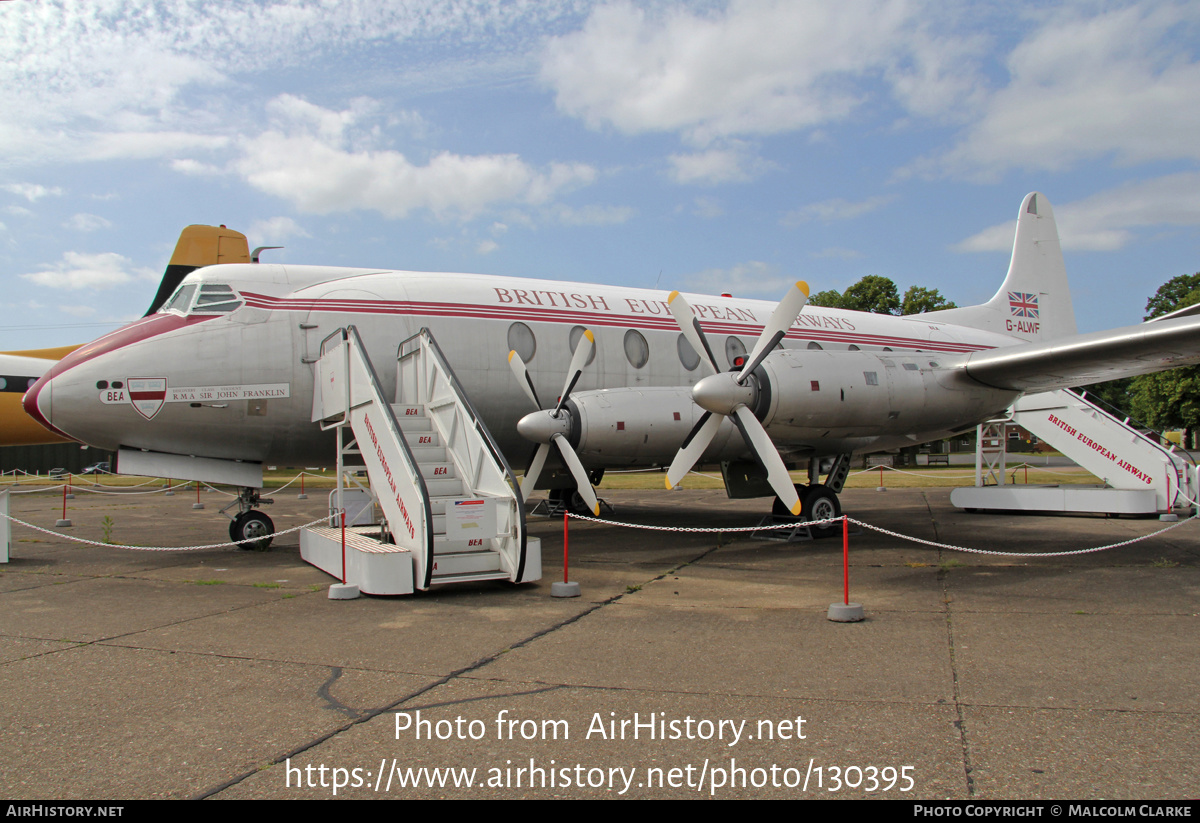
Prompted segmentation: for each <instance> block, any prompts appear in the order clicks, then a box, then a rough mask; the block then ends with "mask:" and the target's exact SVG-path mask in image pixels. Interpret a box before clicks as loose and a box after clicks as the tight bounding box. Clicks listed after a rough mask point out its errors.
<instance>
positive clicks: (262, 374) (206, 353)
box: [24, 193, 1200, 540]
mask: <svg viewBox="0 0 1200 823" xmlns="http://www.w3.org/2000/svg"><path fill="white" fill-rule="evenodd" d="M806 299H807V287H806V286H805V285H804V284H803V283H797V284H796V286H795V287H793V288H792V289H790V290H789V292H788V294H787V295H786V296H785V298H784V300H783V301H782V302H781V303H779V304H773V303H769V302H764V301H758V300H744V299H739V298H736V297H703V296H696V295H688V296H686V297H684V296H682V295H679V294H678V293H672V294H670V295H668V294H666V293H664V292H659V291H650V290H643V289H633V288H625V287H618V286H602V285H584V284H579V283H573V282H555V281H540V280H523V279H516V278H511V277H488V276H483V275H477V274H446V273H420V272H408V271H382V270H377V269H345V268H327V267H315V266H292V265H266V264H248V265H223V266H217V267H208V268H201V269H198V270H196V271H194V272H192V273H190V274H188V275H187V276H186V277H185V278H184V279H183V281H182V283H181V284H180V285H179V287H178V288H177V289H176V290H175V292H174V293H173V295H172V296H171V297H170V299H169V300H167V301H166V302H164V303H163V304H162V306H161V307H159V308H158V310H157V311H156V312H155V313H154V314H152V315H150V316H147V317H145V318H143V319H141V320H139V321H137V322H135V323H131V324H130V325H128V326H126V327H124V328H122V329H120V330H118V331H115V332H113V333H111V334H108V335H106V336H104V337H102V338H100V339H99V340H97V341H95V342H94V343H91V344H90V345H87V346H84V347H82V348H80V349H79V350H78V351H76V352H74V353H72V354H70V355H69V356H67V357H66V358H64V359H63V360H62V361H61V362H60V363H58V364H57V365H55V366H54V367H53V368H52V369H51V370H50V371H49V372H48V373H47V374H46V375H45V376H44V377H42V379H41V380H39V381H38V383H37V384H36V385H34V386H33V388H32V389H31V390H30V391H29V392H28V393H27V394H26V395H25V400H24V405H25V409H26V410H27V411H28V412H29V414H31V415H33V416H34V417H35V418H37V419H38V420H39V421H41V422H42V423H43V424H44V425H46V426H48V427H50V428H51V429H53V430H54V431H56V432H59V433H61V434H63V435H64V436H68V437H71V438H73V439H77V440H81V441H83V442H85V443H89V444H91V445H93V446H98V447H101V448H106V449H112V450H117V451H118V455H119V456H118V462H117V470H118V471H120V472H126V473H154V474H158V475H162V476H170V477H175V478H184V479H197V480H203V481H210V482H225V483H232V484H234V485H237V486H240V487H242V494H241V498H240V500H241V504H240V507H239V508H240V510H241V513H240V514H239V515H238V517H237V518H235V519H234V522H233V524H232V526H231V530H230V533H231V535H232V536H233V537H234V539H235V540H243V539H249V538H250V537H251V536H253V535H254V534H255V533H261V532H262V530H263V529H268V530H269V527H270V521H269V520H268V519H267V518H266V517H265V516H264V515H262V514H261V512H258V511H257V510H255V507H256V505H257V503H258V495H257V490H258V488H259V487H261V485H262V471H261V469H262V465H263V464H266V463H271V464H283V465H296V466H299V465H312V464H313V463H319V462H329V460H330V458H331V457H332V456H333V450H334V445H333V439H332V437H331V435H330V434H329V433H326V434H322V433H321V432H320V431H319V426H318V425H317V424H316V423H315V422H313V416H314V414H313V409H314V392H313V389H314V386H313V383H314V366H313V364H314V362H315V361H316V359H317V358H318V355H319V350H320V346H321V341H322V339H324V338H326V337H327V336H328V335H330V334H331V333H332V332H334V331H336V330H338V329H339V328H343V327H348V326H351V325H352V326H354V327H356V328H357V333H358V336H359V338H360V339H361V341H362V344H363V346H364V348H365V349H366V350H367V351H368V352H369V354H370V357H371V360H372V361H374V362H376V363H384V362H386V361H387V360H388V359H389V358H394V357H396V354H397V347H398V345H399V344H400V342H401V341H403V340H405V339H406V338H408V337H410V336H411V335H413V334H415V333H417V332H418V331H419V330H420V329H422V328H427V329H428V330H429V331H430V332H431V333H432V335H433V337H434V338H435V339H436V340H437V342H438V344H439V345H440V347H441V350H442V351H443V352H444V354H445V357H446V359H447V360H448V362H449V363H450V365H451V366H452V367H453V370H454V372H455V373H456V374H457V379H458V382H459V383H460V384H461V386H462V387H463V389H464V390H465V392H466V394H467V396H468V397H469V398H470V399H471V403H472V404H473V405H474V406H475V408H476V409H478V410H479V412H480V414H481V416H482V418H483V420H484V421H485V423H486V425H487V427H488V428H489V429H490V431H491V432H492V435H493V437H494V439H495V441H496V442H497V443H498V445H499V447H500V449H501V451H502V452H503V453H504V454H505V455H506V456H507V458H508V460H509V462H510V463H511V464H513V465H518V466H520V465H525V464H526V461H527V460H528V459H529V458H528V455H529V451H530V449H531V441H532V443H535V444H537V446H536V450H535V451H534V456H533V459H532V462H531V463H530V464H529V469H528V471H527V472H526V478H525V481H524V483H523V486H524V491H525V492H526V493H528V492H529V491H530V490H531V489H532V488H533V487H534V486H535V485H536V486H537V487H551V488H553V487H554V486H558V487H560V489H562V487H564V486H565V487H566V489H565V490H563V491H560V492H559V493H560V494H563V495H565V497H566V499H567V500H577V501H578V505H580V506H581V507H582V508H584V509H587V510H591V511H595V510H596V509H595V506H596V499H595V495H594V492H593V490H592V487H591V484H592V483H593V482H595V481H596V478H597V477H598V476H599V475H600V474H601V473H602V472H603V470H604V469H607V468H618V467H620V468H626V467H632V466H668V465H669V466H670V468H669V471H668V472H667V475H666V483H667V485H668V486H670V485H672V484H673V483H675V482H677V481H678V480H679V478H680V477H682V476H683V475H684V474H686V473H687V471H688V470H689V469H690V468H691V467H692V466H693V465H695V464H697V463H718V462H721V463H722V464H723V466H724V467H725V469H726V471H725V476H726V485H727V488H728V490H729V492H730V493H731V494H732V495H734V496H745V497H750V496H769V495H772V494H773V495H774V496H775V497H776V498H777V503H776V506H777V508H778V509H780V510H782V511H783V512H784V513H790V514H792V515H800V516H807V517H810V518H812V519H820V518H823V517H826V516H830V515H836V514H837V513H839V511H840V505H839V502H838V498H837V493H838V492H839V491H840V489H841V482H842V480H844V477H845V473H846V469H847V468H848V462H849V457H850V455H852V454H855V453H863V452H873V451H881V450H888V449H896V448H899V447H903V446H908V445H913V444H917V443H921V442H925V441H930V440H936V439H939V438H943V437H947V436H949V435H951V434H953V433H955V432H960V431H963V430H966V429H969V428H972V427H974V426H975V425H976V424H978V423H980V422H981V421H984V420H987V419H989V418H991V417H993V416H995V415H997V414H998V413H1000V412H1002V411H1003V410H1004V409H1005V408H1006V407H1008V406H1009V404H1011V403H1012V402H1013V400H1014V399H1015V398H1017V397H1018V396H1019V395H1020V394H1021V393H1023V392H1026V391H1044V390H1049V389H1054V388H1063V387H1068V386H1078V385H1082V384H1087V383H1092V382H1098V381H1101V380H1107V379H1111V378H1115V377H1122V376H1128V375H1134V374H1142V373H1147V372H1151V371H1157V370H1161V369H1166V368H1170V367H1173V366H1177V365H1184V364H1191V363H1197V362H1200V318H1197V317H1181V318H1177V319H1168V320H1164V321H1161V322H1152V323H1146V324H1143V325H1139V326H1134V327H1129V328H1124V329H1117V330H1114V331H1109V332H1101V333H1094V334H1084V335H1079V334H1077V333H1076V326H1075V317H1074V310H1073V308H1072V305H1071V295H1070V290H1069V287H1068V284H1067V277H1066V271H1065V269H1064V266H1063V261H1062V253H1061V250H1060V246H1059V242H1058V232H1057V228H1056V227H1055V222H1054V216H1053V213H1052V211H1051V208H1050V204H1049V203H1048V202H1047V201H1046V199H1045V198H1044V197H1043V196H1042V195H1040V194H1037V193H1034V194H1030V195H1028V196H1027V197H1026V198H1025V199H1024V201H1023V202H1022V204H1021V208H1020V211H1019V214H1018V222H1017V232H1016V240H1015V243H1014V246H1013V254H1012V260H1011V263H1010V266H1009V270H1008V274H1007V277H1006V279H1005V280H1004V282H1003V284H1002V285H1001V286H1000V289H999V291H998V292H996V295H995V296H994V297H993V298H992V299H991V300H989V301H988V302H987V303H984V304H982V305H979V306H973V307H967V308H960V309H950V310H946V311H938V312H931V313H928V314H922V315H915V316H909V317H892V316H886V315H877V314H865V313H860V312H852V311H841V310H837V309H826V308H819V307H813V306H808V307H805V301H806ZM506 359H507V361H508V362H506ZM389 371H390V370H388V369H384V368H381V369H379V374H380V382H381V383H382V384H383V388H384V389H385V390H391V389H392V388H394V382H395V379H396V378H395V375H394V373H392V374H389ZM560 387H565V388H560ZM555 392H560V395H556V394H555ZM541 398H557V399H556V400H555V401H553V404H552V403H543V402H542V401H541ZM551 405H553V408H548V407H550V406H551ZM539 409H542V410H540V411H539ZM552 454H554V455H555V456H554V459H555V460H556V461H557V460H561V461H562V463H563V468H565V471H555V472H553V473H546V472H543V468H544V466H545V464H546V463H547V460H548V459H549V458H550V456H551V455H552ZM747 466H748V467H749V468H748V469H747V468H746V467H747ZM788 466H796V467H800V468H807V469H808V474H809V481H810V482H809V483H808V484H807V485H803V486H796V485H793V483H792V481H791V479H790V477H789V476H788V474H787V467H788ZM739 467H740V468H739ZM823 475H824V477H825V479H824V482H822V476H823Z"/></svg>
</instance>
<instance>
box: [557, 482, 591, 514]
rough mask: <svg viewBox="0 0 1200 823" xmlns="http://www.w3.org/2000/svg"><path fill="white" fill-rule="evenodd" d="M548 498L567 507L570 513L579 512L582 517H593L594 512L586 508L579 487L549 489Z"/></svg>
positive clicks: (586, 505)
mask: <svg viewBox="0 0 1200 823" xmlns="http://www.w3.org/2000/svg"><path fill="white" fill-rule="evenodd" d="M550 500H551V501H552V502H555V503H559V504H561V505H563V506H566V507H567V511H569V512H570V513H571V514H581V515H583V516H584V517H595V516H596V513H595V512H593V511H592V510H591V509H589V508H588V504H587V503H585V502H584V501H583V497H581V496H580V494H579V489H577V488H575V487H574V486H572V487H571V488H569V489H551V490H550Z"/></svg>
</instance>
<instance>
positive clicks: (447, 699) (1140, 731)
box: [0, 489, 1200, 799]
mask: <svg viewBox="0 0 1200 823" xmlns="http://www.w3.org/2000/svg"><path fill="white" fill-rule="evenodd" d="M949 492H950V490H949V489H925V490H922V489H909V490H901V489H892V490H889V491H887V492H884V493H879V492H875V491H872V490H849V491H847V492H846V493H845V494H844V495H843V496H842V500H843V503H844V507H845V509H846V510H847V512H848V513H849V514H850V515H851V516H853V517H856V518H858V519H861V520H863V521H866V522H868V523H870V524H872V525H876V526H880V527H883V528H887V529H890V530H893V531H897V532H901V533H904V534H908V535H913V536H916V537H920V538H923V539H926V540H933V541H940V542H944V543H950V544H956V545H965V546H972V547H978V548H988V549H997V550H1002V551H1015V552H1026V553H1028V552H1039V551H1064V550H1072V549H1082V548H1088V547H1092V546H1097V545H1102V544H1107V543H1113V542H1119V541H1124V540H1128V539H1132V538H1135V537H1139V536H1142V535H1146V534H1149V533H1151V532H1154V531H1156V530H1158V529H1160V528H1162V527H1163V526H1164V525H1166V524H1162V523H1159V522H1158V521H1157V520H1154V519H1149V520H1137V519H1111V518H1103V517H1082V516H1057V517H1037V516H1028V515H1005V514H974V515H969V514H965V513H963V512H960V511H958V510H956V509H954V508H953V507H952V506H951V505H950V502H949ZM601 494H602V496H603V497H605V498H606V499H608V500H609V501H611V502H612V503H613V505H614V506H615V507H616V514H615V518H616V519H620V520H623V521H627V522H636V523H647V524H657V525H671V526H687V527H695V526H701V527H714V528H730V527H734V526H747V525H753V524H754V523H756V522H757V520H758V518H759V515H760V513H761V512H762V511H764V510H765V509H766V502H765V501H753V500H752V501H736V500H728V499H726V498H725V496H724V494H723V493H722V492H719V491H683V492H667V491H656V492H635V491H603V490H602V491H601ZM278 497H279V500H278V502H277V503H276V504H275V505H273V506H270V507H269V508H268V509H267V512H268V513H269V514H270V515H271V516H272V517H273V518H274V520H275V523H276V525H277V527H278V528H280V529H283V528H290V527H292V526H297V525H300V524H302V523H307V522H309V521H311V520H313V519H315V518H317V517H319V516H320V515H321V513H322V509H323V507H324V499H323V497H324V495H323V494H320V495H319V494H317V493H314V494H312V496H311V499H309V500H307V501H298V500H296V499H295V495H294V493H293V492H292V490H288V491H285V492H282V493H281V494H280V495H279V496H278ZM194 499H195V498H194V496H191V495H188V494H184V493H180V494H178V495H176V496H174V497H171V498H164V497H162V496H160V495H137V496H133V495H122V496H119V497H116V496H112V497H110V496H104V497H101V496H94V495H88V494H84V493H82V492H81V493H80V494H79V495H78V498H77V499H76V500H74V501H71V502H70V511H69V516H70V517H71V519H72V520H73V521H74V524H75V525H74V526H73V527H72V528H70V529H64V530H63V531H64V532H66V533H69V534H71V535H73V536H77V537H86V538H89V539H93V540H98V541H100V540H102V539H103V528H102V525H101V520H102V518H103V517H105V516H106V515H107V516H108V517H110V518H111V520H112V526H111V540H112V541H113V542H124V543H133V544H139V545H172V546H181V545H196V544H205V543H213V542H217V541H219V540H222V539H224V538H225V536H226V528H225V523H224V519H223V518H220V517H219V515H217V513H216V511H215V510H216V509H217V508H219V507H220V505H224V502H225V501H224V499H223V498H218V495H216V494H213V493H208V494H206V495H205V503H206V506H207V509H206V510H205V511H193V510H192V509H191V504H192V502H194ZM218 500H220V502H218ZM12 514H13V516H15V517H19V518H22V519H25V520H28V521H30V522H33V523H35V524H38V525H41V526H44V527H47V528H53V525H54V521H55V520H56V519H57V518H58V517H59V516H60V514H61V499H60V498H56V497H54V496H53V495H49V494H35V495H21V496H15V497H14V498H13V501H12ZM530 531H531V533H533V534H536V535H539V536H541V538H542V546H543V565H544V571H545V577H544V579H543V580H542V581H540V582H539V583H535V584H530V585H524V586H518V587H514V586H510V585H506V584H494V583H489V584H458V585H454V586H450V587H445V588H440V589H437V590H434V591H432V592H427V593H421V594H417V595H415V596H411V597H402V598H371V597H364V598H361V599H359V600H354V601H331V600H329V599H327V597H326V588H327V587H328V585H329V583H331V582H333V581H332V580H331V578H329V577H328V576H326V575H325V574H324V573H322V572H320V571H318V570H317V569H315V568H312V567H310V566H308V565H306V564H305V563H303V562H302V561H301V560H300V557H299V548H298V546H299V540H298V537H297V536H296V534H294V533H293V534H291V535H287V536H285V537H283V538H280V539H279V540H278V541H277V543H276V545H275V546H274V547H273V548H272V549H271V551H269V552H265V553H260V552H245V551H238V550H234V549H229V548H222V549H205V550H199V551H191V552H152V551H131V550H125V549H116V548H111V547H107V546H90V545H82V544H77V543H72V542H69V541H67V540H65V539H63V538H60V537H54V536H50V535H46V534H43V533H39V532H33V531H30V530H28V529H25V528H23V527H20V526H17V527H14V531H13V544H12V560H11V562H10V563H9V564H8V565H7V566H0V695H3V697H2V698H0V795H2V796H4V797H6V798H9V799H21V798H29V799H54V798H64V799H66V798H76V799H83V798H96V799H130V798H155V797H173V798H195V797H212V798H328V797H333V796H334V794H335V790H334V783H335V782H336V783H338V784H340V785H338V786H337V788H336V796H337V797H358V798H367V797H393V798H400V797H463V798H484V797H496V798H521V797H528V798H551V797H709V796H715V797H721V798H733V797H739V798H760V797H762V798H766V797H791V798H799V797H806V798H818V797H828V798H843V797H881V798H887V797H898V798H907V799H912V798H959V799H1021V798H1044V799H1052V798H1053V799H1110V798H1122V799H1125V798H1128V799H1133V798H1155V799H1171V798H1182V797H1195V796H1196V793H1197V789H1198V788H1200V761H1198V759H1197V757H1196V755H1195V751H1196V738H1197V730H1198V728H1200V727H1198V718H1200V695H1198V693H1197V691H1196V688H1195V684H1196V683H1197V682H1198V681H1200V655H1197V650H1198V645H1200V644H1198V641H1197V635H1196V631H1197V627H1198V626H1200V623H1198V622H1197V621H1198V612H1200V607H1198V605H1197V595H1198V594H1200V525H1198V524H1196V523H1193V522H1188V523H1185V524H1184V525H1182V526H1180V527H1178V528H1176V529H1174V530H1172V531H1169V532H1167V533H1165V534H1162V535H1159V536H1157V537H1153V538H1151V539H1150V540H1147V541H1144V542H1140V543H1135V544H1133V545H1130V546H1125V547H1121V548H1117V549H1112V550H1109V551H1104V552H1097V553H1091V554H1083V555H1075V556H1071V557H1058V558H1033V557H1012V556H1003V555H999V556H994V555H977V554H963V553H958V552H953V551H950V550H947V549H939V548H936V547H931V546H927V545H921V544H916V543H911V542H906V541H903V540H900V539H898V538H894V537H890V536H887V535H883V534H879V533H876V532H872V531H870V530H864V531H862V532H861V533H860V534H855V535H854V536H852V537H851V540H850V552H851V570H850V577H851V599H852V600H854V601H857V602H861V603H863V605H864V607H865V610H866V616H867V619H866V620H865V621H864V622H862V623H857V624H837V623H831V622H829V621H828V620H827V619H826V610H827V608H828V606H829V604H830V603H832V602H835V601H838V600H840V599H841V596H842V572H841V569H842V547H841V541H840V540H837V539H833V540H822V541H818V542H815V543H812V542H809V543H792V544H784V543H779V542H775V541H766V540H760V539H754V538H751V537H748V536H746V535H744V534H732V533H725V534H718V533H687V532H652V531H634V530H630V529H625V528H618V527H615V526H608V525H597V524H588V523H580V522H572V524H571V528H570V548H571V559H570V571H571V578H572V579H573V580H576V581H578V582H579V583H580V584H581V585H582V590H583V596H582V597H580V598H576V599H569V600H562V599H553V598H551V597H550V596H549V595H550V584H551V582H552V581H553V580H555V579H561V575H562V555H561V552H562V532H563V526H562V521H561V520H557V519H556V520H531V521H530ZM418 712H419V715H418ZM398 713H399V714H398ZM622 724H623V725H622ZM635 735H636V739H635ZM410 769H411V771H410ZM447 769H454V770H455V771H454V772H447V771H446V770H447ZM356 770H357V771H356ZM422 770H423V771H422ZM433 770H439V771H433ZM472 770H473V771H472ZM467 779H471V781H472V786H471V787H470V788H467V787H465V786H463V785H461V783H463V782H464V781H465V780H467ZM531 779H532V781H533V785H532V786H531V785H530V781H531ZM456 780H457V781H458V782H459V784H460V785H456V784H455V781H456ZM410 781H412V782H417V783H419V784H420V785H417V786H413V785H409V786H403V787H402V786H401V785H400V784H401V783H402V782H410ZM431 782H432V784H433V785H429V784H430V783H431ZM441 784H444V785H441Z"/></svg>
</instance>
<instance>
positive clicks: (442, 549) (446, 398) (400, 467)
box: [300, 326, 541, 594]
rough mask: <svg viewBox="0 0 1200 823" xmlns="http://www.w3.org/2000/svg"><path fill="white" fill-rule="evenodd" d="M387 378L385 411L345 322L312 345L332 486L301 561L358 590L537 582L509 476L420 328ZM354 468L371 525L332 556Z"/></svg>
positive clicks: (353, 533)
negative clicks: (376, 516) (333, 441)
mask: <svg viewBox="0 0 1200 823" xmlns="http://www.w3.org/2000/svg"><path fill="white" fill-rule="evenodd" d="M396 374H397V377H396V398H395V400H396V402H395V403H388V402H387V401H386V400H385V399H384V397H383V392H382V390H381V388H380V382H379V379H378V377H377V375H376V373H375V370H374V368H373V367H372V365H371V361H370V359H369V358H368V357H367V353H366V351H365V350H364V348H363V345H362V341H361V339H360V338H359V335H358V332H357V330H356V329H355V328H354V327H353V326H349V327H347V328H345V329H339V330H338V331H336V332H334V333H333V334H332V335H330V336H329V337H326V338H325V340H324V341H322V343H321V357H320V359H319V360H318V361H317V364H316V389H315V391H314V397H313V414H312V419H313V421H314V422H319V423H320V424H321V428H322V429H331V428H333V429H336V430H337V448H338V487H337V490H336V491H335V492H334V493H333V494H332V495H330V524H329V527H321V528H310V529H305V530H304V531H303V532H302V533H301V536H300V553H301V556H302V557H303V558H304V560H306V561H307V562H309V563H311V564H312V565H314V566H316V567H317V568H319V569H321V570H323V571H325V572H327V573H328V574H331V575H333V576H334V577H337V578H338V579H339V580H344V582H346V583H349V584H353V585H356V586H358V588H359V591H361V592H364V593H366V594H411V593H412V592H413V591H414V590H426V589H429V588H431V587H432V586H436V585H439V584H445V583H459V582H469V581H481V580H509V581H512V582H514V583H525V582H528V581H531V580H537V579H538V578H540V577H541V541H540V540H539V539H538V538H536V537H529V536H527V534H526V531H525V509H524V505H523V502H522V500H521V493H520V488H519V486H518V484H517V481H516V478H515V477H514V476H513V472H512V469H511V468H510V467H509V466H508V464H507V462H506V461H505V460H504V456H503V455H502V454H501V453H500V450H499V449H498V448H497V447H496V444H495V442H494V441H493V440H492V437H491V435H490V434H489V433H488V431H487V428H486V427H485V426H484V424H483V421H482V420H481V419H480V417H479V415H478V414H476V413H475V410H474V409H473V408H472V407H471V404H470V401H469V400H468V398H467V396H466V394H465V393H464V392H463V390H462V387H461V386H460V384H459V383H458V380H457V379H456V378H455V376H454V372H453V371H452V370H451V368H450V365H449V364H448V363H447V362H446V359H445V357H444V356H443V355H442V353H441V350H440V349H439V348H438V346H437V343H436V342H435V341H434V339H433V336H432V335H431V334H430V333H429V332H428V330H426V329H422V330H421V332H420V333H419V334H417V335H415V336H413V337H411V338H409V339H408V340H405V341H404V342H403V343H401V344H400V348H399V351H398V355H397V371H396ZM347 429H349V430H350V432H349V435H350V436H347V435H348V433H347ZM356 457H357V458H358V459H357V460H355V458H356ZM347 458H350V459H351V460H352V461H354V462H352V463H348V462H347ZM359 461H361V462H359ZM355 464H357V465H355ZM364 466H365V468H366V471H367V477H368V479H369V480H370V487H369V492H370V494H371V496H372V497H373V498H374V501H375V503H376V504H377V505H378V508H379V510H380V511H381V512H382V515H383V520H382V522H381V523H378V524H374V525H367V526H352V527H350V526H348V527H347V528H346V529H345V546H344V548H343V539H342V534H343V530H342V529H341V528H340V523H339V519H340V512H341V511H342V510H344V508H345V505H346V502H347V498H348V497H349V496H350V493H351V490H349V489H347V488H346V482H347V479H349V481H350V482H352V483H354V485H357V486H359V487H360V488H362V489H366V488H367V487H365V486H362V484H360V483H358V481H357V480H356V479H355V478H354V477H353V476H352V475H351V474H349V473H350V472H352V471H353V470H354V469H356V468H360V467H364ZM368 511H370V509H368Z"/></svg>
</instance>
